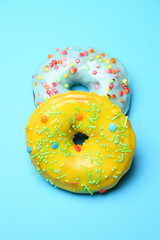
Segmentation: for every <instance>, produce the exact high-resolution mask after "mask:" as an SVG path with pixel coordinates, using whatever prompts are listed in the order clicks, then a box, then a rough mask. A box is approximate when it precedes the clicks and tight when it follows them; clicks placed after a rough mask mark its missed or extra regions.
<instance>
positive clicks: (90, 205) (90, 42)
mask: <svg viewBox="0 0 160 240" xmlns="http://www.w3.org/2000/svg"><path fill="white" fill-rule="evenodd" d="M159 12H160V2H159V1H158V0H157V1H156V0H152V1H139V0H136V1H128V0H126V1H123V0H122V1H118V0H117V1H116V0H115V1H111V0H110V1H107V0H101V1H99V2H98V1H93V0H92V1H83V0H82V1H81V3H80V2H79V3H78V2H75V1H51V0H48V1H40V0H39V1H31V0H28V1H3V0H1V1H0V33H1V37H0V78H1V80H0V89H1V94H0V98H1V103H0V107H1V115H0V135H1V138H0V150H1V151H0V170H1V172H0V239H2V240H10V239H12V240H19V239H20V240H22V239H23V240H28V239H29V240H32V239H33V240H42V239H45V240H50V239H51V240H53V239H56V240H57V239H59V240H61V239H66V240H72V239H74V240H86V239H87V240H88V239H93V240H96V239H100V240H106V239H111V240H117V239H118V240H122V239H123V240H128V239H129V240H135V239H136V240H143V239H145V240H148V239H153V240H159V239H160V231H159V222H160V207H159V199H160V187H159V185H160V153H159V133H160V125H159V122H160V120H159V117H160V106H159V105H160V94H159V89H160V77H159V68H160V67H159V65H160V61H159V56H160V47H159V39H160V28H159V22H160V14H159ZM70 45H75V46H78V45H81V46H92V47H95V48H99V49H102V50H106V51H107V52H108V53H109V54H110V55H112V56H114V57H117V58H119V59H120V60H121V61H122V62H123V63H124V64H125V65H126V68H127V70H128V73H129V75H130V79H131V82H132V92H133V95H132V102H131V108H130V112H129V118H130V120H131V123H132V126H133V128H134V130H135V133H136V136H137V148H136V152H135V157H134V161H133V165H132V168H131V170H130V171H129V173H128V174H127V175H126V176H125V177H124V178H123V180H122V181H121V182H120V184H118V186H117V187H115V188H114V190H112V191H109V192H108V193H107V194H105V195H102V194H99V195H95V196H93V197H92V196H81V195H76V194H72V193H69V192H66V191H63V190H60V189H56V188H54V187H52V186H51V185H49V184H48V183H47V182H45V181H44V180H43V179H42V177H40V176H38V174H37V173H36V171H35V169H34V167H33V166H32V164H31V163H30V161H29V157H28V154H27V152H26V147H25V143H24V139H25V126H26V124H27V121H28V119H29V117H30V115H31V113H32V112H33V110H34V109H35V106H34V103H33V96H32V91H31V76H32V74H33V73H34V71H35V69H36V68H37V66H38V65H39V64H40V63H41V62H42V61H43V60H44V59H45V57H46V56H47V55H48V54H49V53H52V51H53V50H54V48H55V47H58V48H61V47H64V46H70Z"/></svg>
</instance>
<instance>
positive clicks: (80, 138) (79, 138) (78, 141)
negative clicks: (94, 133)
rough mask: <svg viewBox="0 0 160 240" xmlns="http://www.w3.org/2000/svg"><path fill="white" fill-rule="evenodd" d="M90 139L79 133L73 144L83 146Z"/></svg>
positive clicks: (75, 136)
mask: <svg viewBox="0 0 160 240" xmlns="http://www.w3.org/2000/svg"><path fill="white" fill-rule="evenodd" d="M88 138H89V137H88V136H87V135H86V134H83V133H81V132H78V133H76V134H75V135H74V138H73V142H74V144H75V145H78V144H80V145H83V143H84V142H85V140H87V139H88Z"/></svg>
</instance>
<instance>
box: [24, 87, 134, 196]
mask: <svg viewBox="0 0 160 240" xmlns="http://www.w3.org/2000/svg"><path fill="white" fill-rule="evenodd" d="M77 133H83V134H85V135H87V137H88V139H86V140H85V142H84V143H83V145H82V146H81V145H75V143H74V141H73V139H74V136H75V135H76V134H77ZM26 135H27V139H26V142H27V152H28V153H29V154H30V158H31V161H32V163H33V165H34V166H35V167H36V169H37V170H38V172H39V173H40V174H41V175H42V176H43V177H44V178H45V179H46V180H47V181H49V182H50V183H51V184H54V185H55V186H57V187H59V188H63V189H65V190H68V191H72V192H76V193H83V194H86V193H90V194H93V193H94V192H104V191H106V190H107V189H109V188H112V187H113V186H114V185H115V184H116V183H117V182H118V181H119V180H120V178H121V177H122V176H123V175H124V174H125V173H126V172H127V171H128V169H129V167H130V165H131V162H132V158H133V155H134V150H135V146H136V139H135V134H134V131H133V129H132V127H131V124H130V122H129V120H128V117H126V116H125V115H124V114H123V113H122V111H121V109H120V108H119V107H118V106H117V105H114V104H113V103H112V102H111V101H110V100H108V98H107V97H105V96H99V95H97V94H96V93H87V92H80V91H76V92H73V91H72V92H67V93H64V94H59V95H56V96H53V97H51V98H50V99H48V100H47V101H45V102H44V103H42V104H41V105H40V106H39V107H38V108H37V109H36V110H35V111H34V113H33V114H32V116H31V117H30V119H29V122H28V124H27V127H26Z"/></svg>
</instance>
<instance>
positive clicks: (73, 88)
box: [69, 83, 89, 92]
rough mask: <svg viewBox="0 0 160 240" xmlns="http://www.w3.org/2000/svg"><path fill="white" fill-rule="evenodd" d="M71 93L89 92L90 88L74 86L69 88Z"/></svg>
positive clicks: (79, 84) (76, 84)
mask: <svg viewBox="0 0 160 240" xmlns="http://www.w3.org/2000/svg"><path fill="white" fill-rule="evenodd" d="M69 90H70V91H82V92H89V89H88V87H86V86H84V85H82V84H81V83H75V84H72V85H71V86H70V88H69Z"/></svg>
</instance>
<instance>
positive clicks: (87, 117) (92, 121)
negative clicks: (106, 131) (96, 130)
mask: <svg viewBox="0 0 160 240" xmlns="http://www.w3.org/2000/svg"><path fill="white" fill-rule="evenodd" d="M87 118H88V119H89V121H90V122H91V123H93V120H92V119H91V118H90V117H89V116H88V115H87Z"/></svg>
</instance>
